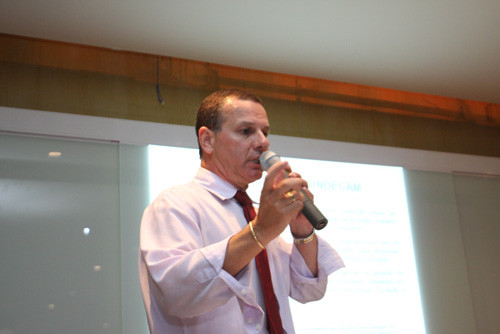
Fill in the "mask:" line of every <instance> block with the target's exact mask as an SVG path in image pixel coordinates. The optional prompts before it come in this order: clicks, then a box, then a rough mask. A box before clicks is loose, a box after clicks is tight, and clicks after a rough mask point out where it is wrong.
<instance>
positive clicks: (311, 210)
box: [259, 151, 328, 230]
mask: <svg viewBox="0 0 500 334" xmlns="http://www.w3.org/2000/svg"><path fill="white" fill-rule="evenodd" d="M259 160H260V165H261V166H262V168H263V169H264V170H265V171H267V170H268V169H269V168H270V167H271V166H272V165H274V164H275V163H277V162H278V161H280V160H281V159H280V156H279V155H277V154H276V153H274V152H272V151H265V152H264V153H262V154H261V155H260V158H259ZM300 192H301V193H302V194H304V196H305V200H304V207H303V208H302V213H303V214H304V216H305V217H306V218H307V220H309V222H310V223H311V225H312V226H313V227H314V228H315V229H317V230H321V229H322V228H324V227H325V226H326V224H327V223H328V220H327V219H326V218H325V216H323V214H322V213H321V212H320V211H319V210H318V208H317V207H316V205H314V203H313V201H312V200H311V199H310V198H309V196H307V194H306V193H305V192H304V191H303V190H302V189H301V190H300Z"/></svg>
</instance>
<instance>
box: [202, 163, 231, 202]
mask: <svg viewBox="0 0 500 334" xmlns="http://www.w3.org/2000/svg"><path fill="white" fill-rule="evenodd" d="M194 182H195V183H197V184H199V185H200V186H202V187H203V188H205V189H206V190H208V191H209V192H211V193H212V194H214V195H215V196H217V197H219V198H220V199H221V200H226V199H230V198H233V197H234V195H235V194H236V191H237V190H238V189H236V187H234V186H233V185H232V184H230V183H229V182H227V181H225V180H223V179H222V178H221V177H220V176H218V175H217V174H215V173H213V172H211V171H209V170H208V169H205V168H203V167H200V168H199V169H198V172H197V173H196V175H195V177H194Z"/></svg>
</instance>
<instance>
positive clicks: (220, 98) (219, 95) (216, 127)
mask: <svg viewBox="0 0 500 334" xmlns="http://www.w3.org/2000/svg"><path fill="white" fill-rule="evenodd" d="M230 96H231V97H235V98H237V99H239V100H245V101H252V102H255V103H258V104H260V105H262V100H261V99H260V97H258V96H256V95H254V94H252V93H250V92H247V91H245V90H242V89H222V90H218V91H216V92H214V93H212V94H210V95H209V96H207V97H206V98H205V99H204V100H203V101H202V102H201V104H200V107H199V108H198V114H197V115H196V127H195V130H196V137H197V138H198V130H200V128H201V127H202V126H206V127H207V128H208V129H210V130H212V131H214V132H218V131H220V130H221V128H222V123H224V115H223V113H222V112H221V108H222V107H223V104H224V102H225V100H226V98H227V97H230ZM198 148H199V151H200V158H201V157H202V155H203V150H202V148H201V145H200V141H199V138H198Z"/></svg>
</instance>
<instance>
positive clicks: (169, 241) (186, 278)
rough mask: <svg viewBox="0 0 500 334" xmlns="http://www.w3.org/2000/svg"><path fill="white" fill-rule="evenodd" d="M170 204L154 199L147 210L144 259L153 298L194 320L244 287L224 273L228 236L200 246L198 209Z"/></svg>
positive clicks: (174, 313) (142, 240)
mask: <svg viewBox="0 0 500 334" xmlns="http://www.w3.org/2000/svg"><path fill="white" fill-rule="evenodd" d="M170 200H172V199H171V198H170V199H169V200H166V199H162V200H158V201H155V202H154V203H153V204H152V205H151V206H149V207H148V208H147V209H146V211H145V212H144V215H143V219H142V222H141V233H140V234H141V236H140V254H141V260H142V261H143V262H144V264H145V266H146V268H147V273H148V276H149V278H150V281H152V283H151V284H150V291H151V293H150V294H151V296H152V297H153V298H155V299H156V301H157V303H158V305H160V307H161V308H162V310H163V312H165V313H167V314H170V315H172V316H175V317H179V318H186V317H194V316H197V315H200V314H203V313H206V312H209V311H211V310H214V309H216V308H218V307H220V306H222V305H224V304H225V303H226V302H227V301H228V300H229V299H230V298H234V296H235V295H236V294H237V293H239V292H240V291H245V288H244V287H242V286H241V283H240V282H239V281H238V280H237V279H235V278H234V277H233V276H231V275H230V274H229V273H227V272H226V271H224V270H223V269H222V265H223V263H224V257H225V253H226V248H227V243H228V241H229V237H230V236H228V237H226V238H224V239H222V240H220V241H218V242H215V243H212V244H210V245H208V246H202V245H203V243H204V242H203V240H202V239H203V237H202V234H201V232H200V225H199V222H198V220H199V218H198V217H197V213H196V212H195V210H191V209H189V208H185V207H184V208H183V209H182V210H181V209H177V208H176V206H175V205H171V203H170ZM174 201H175V200H174ZM244 297H247V298H248V296H244Z"/></svg>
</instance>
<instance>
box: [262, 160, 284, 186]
mask: <svg viewBox="0 0 500 334" xmlns="http://www.w3.org/2000/svg"><path fill="white" fill-rule="evenodd" d="M289 170H290V166H289V165H288V163H287V162H286V161H279V162H277V163H275V164H274V165H272V166H271V167H270V168H269V169H268V170H267V175H266V178H265V180H264V186H263V189H265V190H271V189H272V188H273V187H274V186H275V184H277V183H279V182H281V181H282V180H284V179H285V178H286V176H287V174H288V172H289Z"/></svg>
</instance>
